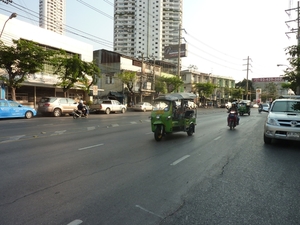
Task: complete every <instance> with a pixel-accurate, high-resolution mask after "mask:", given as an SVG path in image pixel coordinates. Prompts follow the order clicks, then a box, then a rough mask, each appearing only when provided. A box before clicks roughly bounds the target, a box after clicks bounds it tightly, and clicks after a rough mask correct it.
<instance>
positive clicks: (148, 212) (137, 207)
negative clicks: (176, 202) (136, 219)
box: [135, 205, 163, 219]
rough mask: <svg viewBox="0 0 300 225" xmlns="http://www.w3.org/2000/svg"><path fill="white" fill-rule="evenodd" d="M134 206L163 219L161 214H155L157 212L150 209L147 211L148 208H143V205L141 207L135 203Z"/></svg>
mask: <svg viewBox="0 0 300 225" xmlns="http://www.w3.org/2000/svg"><path fill="white" fill-rule="evenodd" d="M135 207H137V208H140V209H141V210H143V211H145V212H147V213H150V214H152V215H155V216H157V217H159V218H161V219H163V217H162V216H160V215H157V214H155V213H154V212H151V211H149V210H147V209H145V208H143V207H141V206H139V205H135Z"/></svg>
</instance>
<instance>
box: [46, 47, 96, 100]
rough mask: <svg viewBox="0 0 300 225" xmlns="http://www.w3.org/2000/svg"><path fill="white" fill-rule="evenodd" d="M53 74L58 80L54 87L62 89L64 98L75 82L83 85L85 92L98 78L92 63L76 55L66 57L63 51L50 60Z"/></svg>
mask: <svg viewBox="0 0 300 225" xmlns="http://www.w3.org/2000/svg"><path fill="white" fill-rule="evenodd" d="M51 62H52V65H53V67H54V74H56V75H57V76H58V78H59V82H58V83H57V84H56V86H59V87H61V88H62V89H63V92H64V96H65V97H66V93H67V91H68V90H69V89H71V88H73V87H74V86H75V84H76V83H77V82H80V83H82V84H83V85H84V88H83V89H84V90H85V91H86V92H87V91H89V88H90V87H91V85H93V84H95V83H96V82H97V79H98V78H99V77H100V69H99V68H98V66H97V65H96V64H95V63H93V62H90V63H89V62H84V61H82V60H81V59H80V58H79V56H78V55H72V56H71V57H70V56H68V55H67V53H66V52H64V51H59V52H57V55H56V56H55V57H53V59H52V61H51ZM87 75H90V76H91V77H92V82H89V80H88V78H87Z"/></svg>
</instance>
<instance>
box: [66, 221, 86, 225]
mask: <svg viewBox="0 0 300 225" xmlns="http://www.w3.org/2000/svg"><path fill="white" fill-rule="evenodd" d="M81 223H83V221H82V220H73V221H72V222H71V223H68V224H67V225H79V224H81Z"/></svg>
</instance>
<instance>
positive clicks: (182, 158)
mask: <svg viewBox="0 0 300 225" xmlns="http://www.w3.org/2000/svg"><path fill="white" fill-rule="evenodd" d="M188 157H190V155H185V156H183V157H181V158H180V159H177V160H176V161H175V162H173V163H171V164H170V165H171V166H175V165H176V164H178V163H180V162H181V161H183V160H185V159H187V158H188Z"/></svg>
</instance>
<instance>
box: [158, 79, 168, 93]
mask: <svg viewBox="0 0 300 225" xmlns="http://www.w3.org/2000/svg"><path fill="white" fill-rule="evenodd" d="M155 91H156V93H160V94H166V93H167V92H168V90H167V85H166V83H165V82H164V81H162V80H161V79H157V80H156V81H155Z"/></svg>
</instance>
